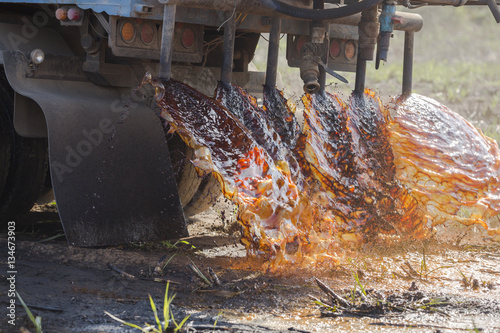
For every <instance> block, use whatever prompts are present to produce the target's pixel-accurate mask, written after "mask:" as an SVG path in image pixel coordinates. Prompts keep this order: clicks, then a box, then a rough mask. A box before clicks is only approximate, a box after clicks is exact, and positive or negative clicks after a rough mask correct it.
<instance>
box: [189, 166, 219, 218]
mask: <svg viewBox="0 0 500 333" xmlns="http://www.w3.org/2000/svg"><path fill="white" fill-rule="evenodd" d="M221 194H222V190H221V187H220V184H219V182H218V181H217V179H215V177H213V176H212V175H206V176H205V177H203V178H202V181H201V184H200V186H199V187H198V191H196V193H195V195H194V196H193V198H192V199H191V201H189V203H188V204H187V205H186V206H184V215H186V216H187V217H190V216H193V215H196V214H199V213H201V212H203V211H205V210H206V209H207V208H209V207H210V206H212V205H213V204H215V201H217V198H218V197H220V195H221Z"/></svg>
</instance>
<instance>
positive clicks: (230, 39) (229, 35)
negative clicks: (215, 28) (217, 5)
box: [220, 12, 236, 84]
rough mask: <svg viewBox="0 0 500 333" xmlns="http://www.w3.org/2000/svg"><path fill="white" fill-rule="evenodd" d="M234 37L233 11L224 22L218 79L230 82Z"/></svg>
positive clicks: (234, 22)
mask: <svg viewBox="0 0 500 333" xmlns="http://www.w3.org/2000/svg"><path fill="white" fill-rule="evenodd" d="M235 39H236V15H235V13H234V12H232V13H231V16H230V17H229V18H228V19H227V22H226V23H225V24H224V44H223V45H222V65H221V74H220V80H221V82H222V83H223V84H230V83H231V79H232V72H233V58H234V42H235Z"/></svg>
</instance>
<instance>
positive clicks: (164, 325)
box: [104, 283, 190, 333]
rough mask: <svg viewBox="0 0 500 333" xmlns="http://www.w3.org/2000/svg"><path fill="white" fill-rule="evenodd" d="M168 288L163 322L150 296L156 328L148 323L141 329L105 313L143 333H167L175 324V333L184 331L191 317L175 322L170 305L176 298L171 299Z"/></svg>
mask: <svg viewBox="0 0 500 333" xmlns="http://www.w3.org/2000/svg"><path fill="white" fill-rule="evenodd" d="M168 288H169V283H167V287H166V288H165V297H164V300H163V321H161V320H160V317H159V316H158V309H157V308H156V304H155V302H154V301H153V298H152V297H151V295H149V294H148V296H149V303H150V306H151V310H152V311H153V314H154V317H155V322H156V327H155V326H154V325H150V324H148V323H146V324H145V325H146V326H145V327H141V326H139V325H136V324H133V323H129V322H126V321H125V320H122V319H120V318H118V317H116V316H113V315H112V314H111V313H109V312H107V311H104V313H105V314H107V315H108V316H110V317H111V318H113V319H114V320H116V321H118V322H120V323H122V324H124V325H127V326H129V327H132V328H136V329H138V330H141V331H142V332H155V333H163V332H166V331H167V329H168V328H169V327H170V323H172V324H173V326H172V328H173V330H174V332H177V331H179V330H180V329H182V327H183V326H184V324H185V323H186V321H187V320H188V319H189V317H190V316H186V317H184V319H182V321H181V322H180V323H177V322H176V321H175V318H174V314H173V313H172V311H170V305H171V304H172V301H173V300H174V298H175V294H174V295H172V296H170V297H169V296H168Z"/></svg>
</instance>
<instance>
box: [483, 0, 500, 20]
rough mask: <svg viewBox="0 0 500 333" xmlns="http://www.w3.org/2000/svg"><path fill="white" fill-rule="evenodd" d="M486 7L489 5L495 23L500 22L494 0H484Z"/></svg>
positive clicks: (499, 14) (499, 15)
mask: <svg viewBox="0 0 500 333" xmlns="http://www.w3.org/2000/svg"><path fill="white" fill-rule="evenodd" d="M486 3H487V4H488V7H490V10H491V13H492V14H493V16H494V17H495V20H496V21H497V23H500V10H499V9H498V5H497V3H496V0H486Z"/></svg>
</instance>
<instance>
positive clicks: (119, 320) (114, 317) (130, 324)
mask: <svg viewBox="0 0 500 333" xmlns="http://www.w3.org/2000/svg"><path fill="white" fill-rule="evenodd" d="M104 313H105V314H107V315H108V316H110V317H111V318H113V319H114V320H116V321H117V322H119V323H122V324H123V325H127V326H129V327H132V328H137V329H140V330H141V331H142V332H146V331H145V330H144V329H143V328H142V327H140V326H138V325H136V324H132V323H128V322H126V321H125V320H123V319H120V318H118V317H116V316H113V315H112V314H111V313H109V312H108V311H104Z"/></svg>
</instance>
